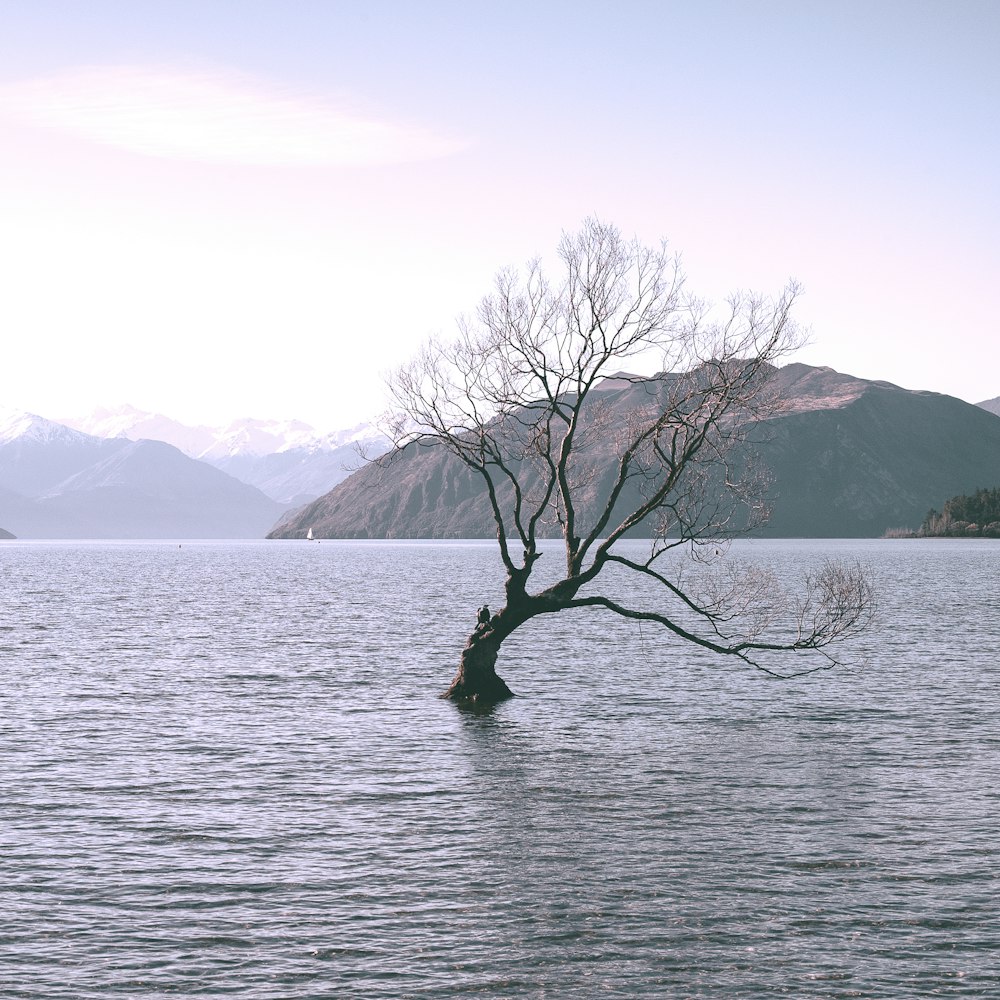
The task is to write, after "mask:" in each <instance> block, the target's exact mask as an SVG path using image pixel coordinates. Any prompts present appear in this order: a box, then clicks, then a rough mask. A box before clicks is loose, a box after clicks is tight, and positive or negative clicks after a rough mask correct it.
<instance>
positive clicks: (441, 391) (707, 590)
mask: <svg viewBox="0 0 1000 1000" xmlns="http://www.w3.org/2000/svg"><path fill="white" fill-rule="evenodd" d="M559 258H560V260H561V262H562V264H563V266H564V269H565V270H564V274H563V276H562V278H561V280H560V282H559V283H558V284H551V283H550V282H549V280H548V279H547V278H546V276H545V274H544V273H543V270H542V267H541V265H540V263H539V262H538V261H537V260H536V261H534V262H532V263H530V264H529V265H528V267H527V270H526V273H524V274H523V275H522V274H519V273H518V272H515V271H511V270H505V271H502V272H500V274H499V275H498V276H497V279H496V287H495V290H494V292H493V293H492V294H490V295H488V296H486V297H485V298H484V299H483V300H482V302H481V304H480V306H479V308H478V311H477V313H476V315H475V316H474V317H473V318H471V319H467V320H462V321H460V325H459V327H460V328H459V336H458V337H457V339H455V340H454V341H451V342H444V341H441V340H431V341H430V342H428V343H427V344H426V345H425V346H424V347H423V349H422V350H421V351H420V352H419V353H418V355H417V356H416V357H415V358H414V359H413V360H412V361H411V362H410V363H409V364H408V365H406V366H404V367H402V368H400V369H399V370H397V371H396V372H394V373H393V375H392V376H391V377H390V380H389V383H390V389H391V391H392V394H393V396H394V399H395V402H396V404H397V410H396V411H394V415H393V420H392V429H393V436H394V438H395V442H396V444H397V446H403V445H406V444H408V443H413V442H417V443H419V444H436V445H439V446H443V447H444V448H446V449H447V450H448V451H449V452H450V453H451V454H452V455H454V456H455V457H456V458H457V459H458V460H459V461H460V462H462V463H463V464H464V465H465V466H466V467H467V468H468V469H470V470H472V471H473V472H474V473H475V474H476V475H478V476H479V477H480V478H481V481H482V484H483V488H484V490H485V492H486V494H487V496H488V498H489V504H490V509H491V510H492V514H493V519H494V521H495V523H496V537H497V541H498V543H499V547H500V556H501V559H502V560H503V565H504V567H505V569H506V583H505V595H506V603H505V605H504V606H503V607H502V608H500V609H499V610H498V611H497V612H496V613H495V614H492V615H486V614H481V615H480V621H479V622H478V624H477V626H476V629H475V630H474V631H473V632H472V634H471V635H470V636H469V639H468V643H467V645H466V647H465V649H464V651H463V652H462V657H461V662H460V665H459V669H458V673H457V675H456V677H455V679H454V681H453V682H452V684H451V686H450V688H449V689H448V691H447V692H446V694H445V697H448V698H451V699H453V700H456V701H473V702H482V703H493V702H497V701H499V700H501V699H503V698H506V697H509V696H510V694H511V692H510V689H509V688H508V687H507V685H506V684H505V683H504V681H503V680H502V679H501V678H500V677H499V676H498V675H497V673H496V661H497V654H498V651H499V649H500V647H501V644H502V643H503V642H504V640H505V639H506V638H507V637H508V636H509V635H511V633H513V632H514V631H515V630H516V629H518V628H519V627H520V626H522V625H523V624H524V623H525V622H527V621H529V620H531V619H533V618H535V617H537V616H539V615H546V614H552V613H554V612H560V611H566V610H569V609H576V608H598V609H602V610H605V611H609V612H612V613H614V614H616V615H619V616H622V617H624V618H627V619H633V620H635V621H638V622H652V623H655V624H657V625H658V626H662V627H663V628H664V629H666V630H667V631H668V632H670V633H672V634H673V635H674V636H677V637H679V638H681V639H684V640H687V641H688V642H692V643H696V644H697V645H699V646H702V647H705V648H707V649H710V650H713V651H715V652H716V653H720V654H724V655H727V656H731V657H734V658H737V659H740V660H743V661H745V662H747V663H749V664H752V665H754V666H755V667H758V668H760V669H762V670H766V671H767V672H769V673H777V674H779V675H782V676H788V675H789V673H788V672H787V671H782V670H780V669H778V668H776V667H775V666H774V665H773V660H774V657H775V656H776V655H777V654H802V655H806V656H807V660H808V661H807V662H804V661H802V660H797V661H796V668H795V669H794V670H792V671H791V673H795V674H798V673H802V672H806V671H810V670H814V669H822V668H825V667H828V666H830V665H832V664H834V663H835V662H836V659H835V657H834V656H833V655H832V654H831V653H830V651H829V649H828V647H829V646H830V644H831V643H834V642H835V641H836V640H839V639H842V638H845V637H847V636H849V635H851V634H853V633H855V632H856V631H858V630H859V629H860V628H862V627H863V626H865V625H866V624H867V623H868V621H869V619H870V616H871V614H872V612H873V609H874V591H873V588H872V585H871V581H870V579H869V576H868V574H867V573H866V572H865V571H864V570H863V569H862V568H860V567H857V566H855V567H845V566H842V565H830V566H827V567H826V568H825V569H824V570H823V571H822V572H820V573H819V574H818V575H816V576H815V577H814V578H812V579H809V580H807V581H806V582H805V584H804V586H803V588H801V589H800V591H799V593H798V596H797V597H795V598H790V599H788V600H787V601H779V600H778V598H777V594H778V593H779V591H780V588H779V587H778V586H777V581H775V580H774V579H773V578H772V576H771V575H770V574H767V573H765V572H764V571H763V570H761V569H760V568H759V567H754V566H741V565H739V564H737V563H736V562H734V561H733V560H731V559H726V558H722V555H723V553H724V549H725V540H726V539H729V538H731V537H733V536H734V535H736V534H739V533H741V532H746V531H749V530H752V529H753V528H754V527H756V526H758V525H760V524H761V523H763V522H764V520H766V517H767V505H766V503H765V495H766V487H767V477H766V475H765V474H764V473H763V472H762V470H761V469H759V468H758V467H757V465H756V463H755V462H754V460H753V451H752V448H751V447H750V446H749V445H750V441H749V438H750V436H751V434H752V433H753V429H754V428H756V427H759V426H760V421H761V420H763V419H764V418H766V417H767V416H768V415H770V414H773V413H774V412H775V410H776V408H777V407H778V406H780V400H777V399H776V398H775V397H774V395H773V393H772V392H771V390H770V386H769V381H770V375H771V374H772V372H773V371H774V367H773V366H774V363H775V361H777V360H778V359H780V358H781V357H782V356H784V355H785V354H787V353H788V352H789V351H790V350H792V349H793V348H794V347H796V346H797V345H798V344H799V343H800V342H801V338H800V335H799V332H798V330H797V329H796V327H795V325H794V323H793V322H792V320H791V316H790V314H791V310H792V306H793V304H794V302H795V300H796V297H797V295H798V288H797V287H796V286H795V285H794V284H790V285H789V286H788V287H786V288H785V290H784V292H783V293H782V294H781V295H780V296H778V297H777V298H776V299H769V298H765V297H762V296H758V295H750V294H744V293H740V294H737V295H734V296H732V298H731V299H730V300H729V302H728V304H727V306H726V308H725V310H724V312H723V313H722V314H721V315H719V314H717V313H716V312H715V311H713V310H710V309H708V308H707V307H706V306H704V305H703V304H702V303H700V302H699V301H698V300H695V299H693V298H692V297H690V296H689V295H687V294H686V292H685V290H684V282H683V275H682V272H681V268H680V264H679V261H678V260H677V258H676V257H674V256H671V255H670V254H669V253H668V251H667V248H666V245H665V244H662V245H661V246H659V247H655V248H650V247H646V246H644V245H642V244H641V243H640V242H639V241H637V240H632V241H629V240H625V239H623V238H622V236H621V234H620V233H619V232H618V230H617V229H616V228H614V227H613V226H609V225H606V224H604V223H602V222H600V221H597V220H588V221H587V222H586V223H585V224H584V226H583V228H582V229H581V231H580V232H579V233H577V234H573V235H568V234H564V236H563V239H562V241H561V243H560V245H559ZM640 355H642V356H644V358H646V359H648V358H649V357H650V356H655V357H656V360H657V361H658V362H659V367H660V370H661V374H659V375H656V376H654V377H652V378H640V377H638V376H632V375H627V374H625V373H623V372H621V371H620V369H621V368H622V367H623V366H625V365H627V364H628V362H629V361H630V360H633V361H634V360H636V359H638V358H639V356H640ZM623 385H624V386H626V387H631V388H632V390H633V391H632V392H631V394H630V395H631V397H633V398H632V405H631V406H630V407H629V409H628V412H627V413H625V414H624V415H623V414H622V412H621V408H620V406H616V407H609V406H608V405H606V404H605V402H604V398H605V397H606V396H607V394H608V393H607V389H608V387H609V386H617V387H621V386H623ZM609 448H613V449H614V453H615V461H614V466H613V471H609V465H608V461H607V455H608V449H609ZM554 533H557V534H558V535H560V536H561V537H562V539H563V541H564V549H565V572H564V573H563V575H562V576H561V579H559V580H558V581H557V582H555V583H553V584H551V585H548V586H545V587H542V588H540V589H536V590H532V589H531V588H530V584H531V581H532V572H533V570H534V568H535V564H536V562H537V561H538V559H539V558H540V557H541V555H542V553H541V552H540V551H539V546H538V543H539V539H540V538H542V537H545V536H547V535H551V534H554ZM636 534H645V535H646V536H651V537H652V541H651V546H650V550H649V552H648V555H647V556H644V557H643V558H641V559H635V558H630V557H629V555H628V554H627V552H624V551H623V547H622V546H621V545H620V544H619V543H620V542H621V541H622V540H623V539H624V538H626V537H627V536H629V535H636ZM675 550H684V552H685V553H686V554H687V555H688V556H690V557H691V559H686V560H685V559H678V558H675V556H676V555H678V554H679V553H677V552H676V551H675ZM629 551H634V547H633V549H630V550H629ZM692 559H693V566H694V570H695V571H694V572H692V568H691V567H692ZM609 567H616V568H618V570H619V571H620V570H625V571H628V572H629V573H630V574H633V575H634V576H635V577H636V578H637V579H641V580H643V581H644V582H646V583H648V584H649V585H650V587H649V588H648V594H649V596H648V600H647V599H645V598H644V599H643V606H640V607H634V606H631V604H629V603H625V602H624V601H623V600H621V599H613V598H612V597H610V596H608V591H607V588H605V587H602V588H601V590H603V591H604V592H603V593H602V592H601V591H600V590H598V586H599V581H600V580H602V579H605V578H606V577H607V576H608V573H607V572H606V571H607V570H608V569H609ZM602 573H603V574H604V577H602Z"/></svg>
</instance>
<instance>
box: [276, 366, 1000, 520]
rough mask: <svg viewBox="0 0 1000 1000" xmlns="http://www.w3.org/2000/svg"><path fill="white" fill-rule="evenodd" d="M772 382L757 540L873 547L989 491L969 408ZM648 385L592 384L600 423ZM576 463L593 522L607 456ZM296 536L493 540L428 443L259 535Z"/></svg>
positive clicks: (476, 492)
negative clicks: (967, 496)
mask: <svg viewBox="0 0 1000 1000" xmlns="http://www.w3.org/2000/svg"><path fill="white" fill-rule="evenodd" d="M668 378H669V376H668ZM773 380H774V386H775V388H776V390H777V391H778V392H779V394H780V396H781V398H782V399H783V400H784V406H783V408H782V410H781V411H780V412H779V413H778V414H777V415H775V416H773V417H772V418H770V419H769V420H767V421H763V422H762V423H760V424H759V425H758V426H757V427H756V428H755V432H754V437H755V438H756V439H759V443H758V444H757V446H756V450H757V452H758V453H759V454H760V456H761V458H762V459H763V463H764V464H765V465H766V466H767V467H769V468H770V469H771V471H772V473H773V475H774V484H773V488H772V490H771V498H772V516H771V520H770V522H769V524H768V526H767V528H766V529H765V531H764V532H763V533H765V534H769V535H773V536H785V537H794V536H804V537H872V536H879V535H881V534H883V532H884V531H885V530H886V529H887V528H891V527H897V526H912V527H914V528H915V527H916V526H917V525H919V524H920V522H921V520H922V519H923V517H924V515H925V514H926V513H927V510H928V509H929V508H931V507H933V506H935V505H940V504H941V502H942V501H943V499H944V498H946V497H949V496H954V495H956V494H958V493H964V492H970V491H972V490H974V489H975V488H976V487H978V486H983V485H994V484H1000V419H998V418H997V416H995V415H993V414H991V413H988V412H987V411H986V410H984V409H982V408H981V407H977V406H973V405H971V404H969V403H965V402H963V401H962V400H959V399H955V398H953V397H950V396H944V395H941V394H939V393H933V392H921V391H911V390H907V389H902V388H900V387H899V386H896V385H893V384H891V383H889V382H875V381H868V380H865V379H860V378H855V377H853V376H850V375H843V374H841V373H839V372H835V371H833V369H830V368H814V367H811V366H809V365H803V364H793V365H788V366H786V367H785V368H782V369H778V370H776V371H775V372H774V375H773ZM650 382H652V380H639V381H635V380H625V379H609V380H608V381H607V382H606V383H605V384H604V385H603V386H602V392H601V400H602V403H603V405H604V406H605V407H607V408H608V416H607V418H606V419H607V420H608V422H609V424H610V425H612V426H615V425H625V423H626V420H627V415H628V413H629V412H630V411H631V410H632V409H634V408H635V407H637V406H638V405H639V404H640V403H641V402H645V401H648V399H649V398H650V396H649V393H650V392H651V391H655V390H654V389H651V388H650V385H649V384H648V383H650ZM582 459H583V462H584V464H587V465H590V466H592V467H593V468H594V469H595V475H594V476H593V477H592V483H591V485H590V487H589V491H588V492H585V493H584V494H583V495H582V497H581V506H582V508H583V510H584V516H585V517H586V516H587V514H588V513H589V515H590V517H593V516H594V511H595V509H597V508H598V506H599V505H601V504H602V502H603V498H604V495H605V492H606V485H607V483H608V482H609V480H610V478H611V477H612V475H613V472H614V464H615V456H614V454H613V453H612V450H611V449H610V448H609V447H608V446H607V444H606V443H604V444H602V443H601V441H598V440H595V441H594V442H592V444H591V445H589V447H588V451H587V453H586V454H585V455H584V456H582ZM501 499H502V502H507V497H506V495H504V496H503V497H502V498H501ZM310 527H311V528H312V529H313V532H314V534H315V535H316V536H318V537H347V538H358V537H360V538H382V537H491V536H492V535H493V534H494V528H493V519H492V516H491V514H490V509H489V504H488V501H487V497H486V495H485V494H484V492H483V490H482V488H481V486H480V483H479V481H478V480H477V478H475V477H474V474H473V473H471V472H469V471H468V470H467V469H465V468H464V467H463V466H462V465H461V464H460V463H459V462H458V461H457V460H455V459H454V458H452V457H451V456H450V455H449V454H448V453H447V452H446V451H445V450H444V449H443V448H441V447H440V446H437V447H435V446H431V447H417V446H416V445H411V446H409V447H407V448H406V449H404V450H403V451H402V452H398V453H396V454H395V455H393V456H392V459H391V461H389V462H388V463H379V464H378V465H372V466H368V467H366V468H364V469H362V470H361V471H359V472H357V473H356V474H355V475H353V476H351V477H350V478H349V479H347V480H346V481H344V482H342V483H341V484H339V485H338V486H337V487H335V488H334V489H333V490H331V491H330V492H329V493H327V494H326V495H325V496H323V497H320V498H319V499H318V500H316V501H314V502H313V503H311V504H309V505H307V506H305V507H303V508H301V509H299V510H297V511H295V512H293V513H291V514H289V515H287V516H286V517H285V518H284V519H283V520H282V522H280V523H279V524H278V525H277V526H276V527H275V528H274V529H273V530H272V532H271V534H270V536H269V537H277V538H296V537H302V536H304V535H305V533H306V531H307V530H308V529H309V528H310Z"/></svg>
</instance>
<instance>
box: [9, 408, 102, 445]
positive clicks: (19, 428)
mask: <svg viewBox="0 0 1000 1000" xmlns="http://www.w3.org/2000/svg"><path fill="white" fill-rule="evenodd" d="M97 436H98V437H105V436H108V435H97ZM89 437H91V435H89V434H86V433H81V432H80V431H78V430H74V429H73V428H70V427H68V426H66V425H65V424H59V423H56V422H55V421H54V420H46V419H45V417H40V416H38V414H36V413H27V412H25V411H24V410H12V409H10V408H9V407H0V445H6V444H10V443H12V442H14V441H22V442H27V441H36V442H39V443H45V442H55V441H59V442H63V443H64V444H80V443H81V442H85V441H86V440H87V439H88V438H89Z"/></svg>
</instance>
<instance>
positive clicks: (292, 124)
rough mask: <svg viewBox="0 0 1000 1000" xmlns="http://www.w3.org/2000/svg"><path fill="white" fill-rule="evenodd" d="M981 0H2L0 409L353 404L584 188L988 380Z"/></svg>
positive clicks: (183, 409) (371, 393)
mask: <svg viewBox="0 0 1000 1000" xmlns="http://www.w3.org/2000/svg"><path fill="white" fill-rule="evenodd" d="M998 52H1000V2H994V0H982V2H976V0H947V2H938V3H925V2H920V0H898V2H896V0H882V2H879V0H865V2H852V0H828V2H819V0H812V2H811V0H790V2H777V0H776V2H766V0H739V2H737V0H733V2H711V0H708V2H705V0H699V2H694V0H687V2H683V3H679V2H666V0H664V2H648V3H645V2H629V0H625V2H618V3H615V4H610V3H600V4H598V3H592V4H588V3H586V2H581V0H576V2H571V3H570V2H566V3H564V2H550V3H545V2H543V0H535V2H532V3H520V2H515V0H504V2H502V3H501V2H476V0H463V2H455V3H452V2H435V0H426V2H421V3H416V2H379V0H355V2H352V3H341V2H337V0H325V2H324V0H272V2H262V0H231V2H226V0H195V2H186V0H171V2H170V3H164V2H163V0H149V2H147V0H119V2H112V0H88V2H86V3H80V2H77V0H67V2H52V0H31V2H26V0H0V269H2V270H0V273H2V280H0V406H12V407H18V408H23V409H28V410H30V411H32V412H36V413H40V414H42V415H43V416H49V417H59V416H71V415H76V414H83V413H85V412H87V411H89V410H91V409H93V408H94V407H96V406H109V405H117V404H121V403H125V402H129V403H132V404H134V405H135V406H138V407H140V408H143V409H149V410H153V411H156V412H161V413H165V414H167V415H169V416H173V417H175V418H177V419H181V420H186V421H192V422H199V421H200V422H209V423H218V422H222V421H226V420H228V419H230V418H234V417H244V416H253V417H258V418H268V417H274V418H290V417H295V418H299V419H302V420H306V421H308V422H310V423H313V424H316V425H317V426H319V427H320V428H321V429H324V430H331V429H335V428H339V427H345V426H349V425H351V424H354V423H356V422H358V421H360V420H363V419H365V418H367V417H370V416H372V415H374V414H375V413H376V412H377V411H378V410H379V409H380V408H381V405H382V402H381V385H382V374H383V373H384V371H385V370H386V369H387V368H389V367H391V366H392V365H394V364H397V363H400V362H402V361H405V360H406V359H407V358H408V357H409V356H410V355H411V354H412V353H413V352H414V350H415V349H416V348H417V346H418V345H419V343H420V342H421V341H422V340H423V339H424V338H425V337H426V336H427V335H428V334H431V333H444V334H447V333H450V332H452V331H453V330H454V328H455V326H454V323H455V317H456V316H457V315H458V314H459V313H462V312H468V311H470V310H472V309H473V308H474V307H475V305H476V303H477V301H478V300H479V298H480V297H481V296H482V295H483V294H484V293H485V292H487V291H489V288H490V283H491V280H492V277H493V275H494V274H495V272H496V271H497V270H498V269H499V268H500V267H502V266H505V265H510V264H520V263H523V262H524V261H525V260H527V259H528V258H530V257H532V256H535V255H536V254H542V255H545V254H548V253H550V252H551V251H552V249H553V248H554V246H555V244H556V243H557V242H558V239H559V236H560V233H561V232H562V231H563V230H574V229H576V228H577V227H578V226H579V225H580V223H581V222H582V220H583V219H584V218H585V217H587V216H588V215H597V216H599V217H600V218H602V219H604V220H606V221H610V222H613V223H615V224H617V225H618V226H619V227H620V228H621V229H622V230H623V231H624V232H625V233H626V234H628V235H632V234H636V235H638V236H640V237H641V238H643V239H644V240H647V241H650V242H654V241H656V240H658V239H659V238H660V237H661V236H662V237H666V238H667V239H669V241H670V243H671V245H672V247H673V248H674V249H676V250H678V251H680V252H681V253H682V254H683V257H684V262H685V268H686V271H687V273H688V278H689V287H690V288H691V289H692V290H694V291H697V292H699V293H700V294H703V295H705V296H708V297H715V298H721V297H723V296H725V294H726V293H727V292H729V291H731V290H734V289H737V288H752V289H755V290H759V291H764V292H771V291H773V292H777V291H779V290H780V288H781V287H782V286H783V285H784V283H785V281H786V280H787V279H788V278H790V277H793V278H795V279H797V280H798V281H799V282H800V283H801V284H802V285H803V286H804V288H805V297H804V298H803V300H802V302H801V307H800V309H799V312H798V317H799V319H800V320H801V321H802V322H803V323H805V324H807V325H808V326H809V327H810V328H811V331H812V342H811V344H810V346H808V347H807V348H805V349H803V350H802V351H801V352H800V353H799V354H798V355H797V357H796V359H795V360H800V361H804V362H807V363H809V364H816V365H829V366H831V367H833V368H836V369H838V370H840V371H843V372H847V373H850V374H853V375H858V376H861V377H864V378H871V379H886V380H888V381H891V382H896V383H897V384H900V385H903V386H905V387H906V388H911V389H930V390H934V391H938V392H945V393H950V394H952V395H955V396H959V397H960V398H962V399H966V400H968V401H970V402H976V401H979V400H981V399H986V398H989V397H993V396H997V395H1000V363H998V361H1000V346H998V345H1000V319H998V317H1000V191H998V182H1000V58H998V56H997V53H998Z"/></svg>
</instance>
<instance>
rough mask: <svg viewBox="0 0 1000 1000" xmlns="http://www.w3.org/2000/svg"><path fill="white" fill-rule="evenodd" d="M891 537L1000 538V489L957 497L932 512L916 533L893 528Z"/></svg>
mask: <svg viewBox="0 0 1000 1000" xmlns="http://www.w3.org/2000/svg"><path fill="white" fill-rule="evenodd" d="M886 537H888V538H1000V487H997V488H995V489H991V490H987V489H978V490H976V492H975V493H971V494H967V495H964V494H963V495H959V496H954V497H952V498H951V499H950V500H946V501H945V502H944V506H943V508H942V509H941V510H940V511H938V510H933V509H932V510H929V511H928V512H927V516H926V517H925V518H924V520H923V523H922V524H921V525H920V527H919V528H918V529H917V530H916V531H910V530H909V529H906V528H893V529H890V530H889V531H887V532H886Z"/></svg>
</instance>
